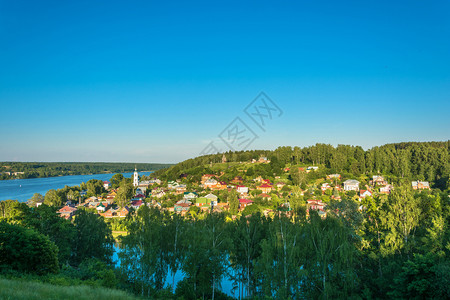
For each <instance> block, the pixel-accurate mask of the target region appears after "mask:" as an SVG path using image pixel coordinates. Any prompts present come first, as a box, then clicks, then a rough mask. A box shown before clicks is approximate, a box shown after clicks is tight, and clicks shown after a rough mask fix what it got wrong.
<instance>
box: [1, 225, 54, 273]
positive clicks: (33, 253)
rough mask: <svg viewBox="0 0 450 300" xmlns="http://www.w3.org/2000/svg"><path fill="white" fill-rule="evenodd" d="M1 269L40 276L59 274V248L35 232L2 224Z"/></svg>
mask: <svg viewBox="0 0 450 300" xmlns="http://www.w3.org/2000/svg"><path fill="white" fill-rule="evenodd" d="M0 269H5V270H8V269H10V270H15V271H19V272H25V273H34V274H38V275H42V274H47V273H57V272H58V270H59V265H58V248H57V247H56V246H55V244H54V243H52V242H51V241H50V240H49V238H48V237H47V236H45V235H42V234H40V233H37V232H36V231H34V230H31V229H26V228H24V227H21V226H18V225H11V224H8V223H6V222H0Z"/></svg>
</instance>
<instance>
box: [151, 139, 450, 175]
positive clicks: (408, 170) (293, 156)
mask: <svg viewBox="0 0 450 300" xmlns="http://www.w3.org/2000/svg"><path fill="white" fill-rule="evenodd" d="M449 149H450V141H445V142H407V143H395V144H386V145H383V146H379V147H373V148H371V149H369V150H367V151H364V149H363V148H362V147H360V146H349V145H338V146H337V147H333V146H331V145H327V144H316V145H314V146H310V147H305V148H300V147H290V146H285V147H278V148H277V149H276V150H274V151H270V150H253V151H240V152H227V153H225V157H226V160H227V162H249V161H251V160H252V159H256V160H257V159H259V158H260V157H261V156H266V157H267V158H268V159H269V160H270V161H271V163H270V164H268V165H270V166H271V168H270V170H269V169H268V168H267V167H266V169H267V172H268V173H272V174H273V173H275V174H278V173H280V172H281V171H282V169H283V168H284V167H285V166H290V165H297V164H311V165H321V166H324V167H325V168H326V169H327V171H328V172H330V173H333V172H336V173H351V174H354V175H361V174H385V175H394V176H398V177H400V178H409V179H415V180H428V181H433V182H438V183H439V182H441V181H445V180H446V179H447V178H448V176H449V174H450V162H449V160H450V154H449V152H450V151H449ZM222 158H223V154H222V153H220V154H214V155H205V156H200V157H196V158H193V159H188V160H186V161H183V162H181V163H179V164H177V165H175V166H172V167H170V168H168V169H164V170H160V171H158V172H156V175H158V176H162V177H167V178H170V179H175V178H177V177H179V176H180V175H181V174H183V173H190V172H195V170H198V171H202V172H203V171H207V166H208V164H210V163H219V162H222ZM193 168H194V169H193ZM202 168H203V169H204V170H200V169H202Z"/></svg>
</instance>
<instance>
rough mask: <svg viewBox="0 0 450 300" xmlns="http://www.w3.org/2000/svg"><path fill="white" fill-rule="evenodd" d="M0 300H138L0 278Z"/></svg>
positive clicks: (119, 294)
mask: <svg viewBox="0 0 450 300" xmlns="http://www.w3.org/2000/svg"><path fill="white" fill-rule="evenodd" d="M0 299H2V300H3V299H5V300H6V299H8V300H9V299H11V300H13V299H14V300H30V299H48V300H50V299H55V300H56V299H58V300H59V299H65V300H71V299H73V300H84V299H86V300H88V299H108V300H115V299H117V300H119V299H120V300H122V299H124V300H128V299H129V300H131V299H139V298H137V297H135V296H132V295H129V294H127V293H125V292H124V291H119V290H113V289H106V288H98V287H90V286H84V285H81V286H57V285H52V284H47V283H40V282H27V281H24V280H10V279H2V278H0Z"/></svg>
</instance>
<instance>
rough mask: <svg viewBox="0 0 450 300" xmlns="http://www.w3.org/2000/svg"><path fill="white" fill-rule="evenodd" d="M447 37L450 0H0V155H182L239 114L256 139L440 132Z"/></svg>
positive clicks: (263, 143) (431, 136)
mask: <svg viewBox="0 0 450 300" xmlns="http://www.w3.org/2000/svg"><path fill="white" fill-rule="evenodd" d="M244 2H245V3H244ZM449 37H450V2H449V1H129V2H127V3H126V1H71V2H69V1H54V2H51V1H20V0H19V1H3V0H0V45H1V47H0V104H1V106H0V107H1V112H2V113H1V118H0V128H1V130H0V161H5V160H17V161H127V162H178V161H181V160H184V159H187V158H190V157H194V156H197V155H198V154H199V153H200V152H201V151H202V150H203V148H204V147H205V146H206V145H207V144H208V143H209V142H210V141H216V142H220V140H219V139H218V138H217V136H218V134H219V133H220V132H221V131H222V130H223V129H224V128H226V126H227V125H228V124H229V123H230V122H231V121H232V120H233V119H234V118H235V117H238V116H239V117H241V118H242V120H243V121H244V122H245V123H247V124H248V126H249V127H251V128H252V130H254V132H255V133H256V134H257V135H258V136H259V138H258V139H257V140H256V141H255V142H254V143H253V144H251V145H250V146H249V148H250V149H274V148H276V147H278V146H280V145H292V146H294V145H298V146H308V145H312V144H315V143H317V142H320V143H330V144H333V145H337V144H353V145H361V146H363V147H364V148H370V147H372V146H375V145H382V144H385V143H391V142H400V141H429V140H448V139H449V138H450V134H449V132H450V130H449V129H450V118H449V109H450V104H449V103H450V55H449V54H450V38H449ZM261 91H264V92H265V93H266V94H267V95H268V96H269V97H270V98H271V99H272V100H273V101H274V102H275V103H276V104H277V105H278V106H279V107H280V108H281V109H282V110H283V114H282V115H281V116H280V117H277V118H274V119H273V120H270V122H268V123H267V127H266V131H265V132H264V131H262V130H261V129H260V128H258V127H257V126H256V125H255V124H254V123H252V121H251V120H250V119H249V118H248V117H247V116H246V115H245V113H244V112H243V110H244V108H245V107H246V106H247V104H249V103H250V102H251V101H252V100H253V99H254V98H255V97H256V96H257V95H258V94H259V93H260V92H261ZM222 148H223V147H222ZM224 149H226V147H225V148H224Z"/></svg>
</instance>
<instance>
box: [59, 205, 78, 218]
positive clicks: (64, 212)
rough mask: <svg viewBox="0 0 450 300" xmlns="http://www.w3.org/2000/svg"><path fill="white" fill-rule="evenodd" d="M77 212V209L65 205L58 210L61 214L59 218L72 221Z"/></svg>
mask: <svg viewBox="0 0 450 300" xmlns="http://www.w3.org/2000/svg"><path fill="white" fill-rule="evenodd" d="M76 211H77V209H76V208H75V207H72V206H69V205H65V206H63V207H62V208H61V209H60V210H58V211H57V213H58V214H59V216H60V217H61V218H64V219H66V220H70V219H71V218H72V216H73V215H74V214H75V212H76Z"/></svg>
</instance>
